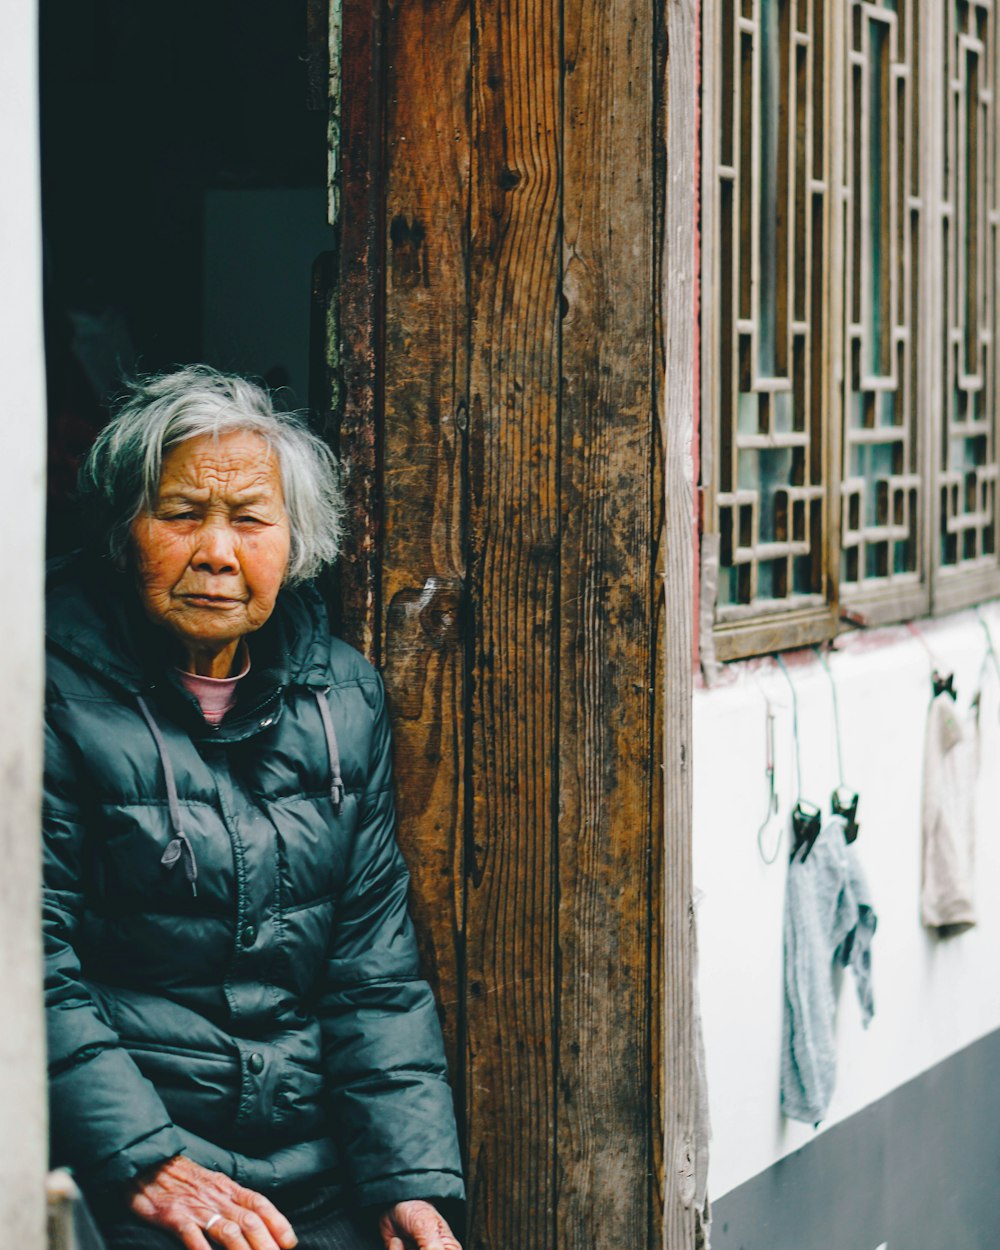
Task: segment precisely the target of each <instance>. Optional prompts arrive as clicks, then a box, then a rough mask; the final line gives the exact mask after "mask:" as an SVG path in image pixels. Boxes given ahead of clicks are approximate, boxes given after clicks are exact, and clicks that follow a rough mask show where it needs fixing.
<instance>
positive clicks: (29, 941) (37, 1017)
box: [0, 0, 47, 1250]
mask: <svg viewBox="0 0 1000 1250" xmlns="http://www.w3.org/2000/svg"><path fill="white" fill-rule="evenodd" d="M36 24H37V14H36V9H35V5H34V3H32V2H31V0H19V2H18V3H16V4H9V5H7V6H6V8H5V11H4V24H3V26H4V28H3V38H2V39H0V83H2V84H3V90H2V92H0V169H2V170H3V194H2V196H0V275H2V277H3V281H2V286H0V376H2V377H3V416H2V425H0V429H2V431H3V449H2V454H0V501H2V506H3V519H2V523H0V606H2V613H3V617H2V619H3V625H2V630H0V636H2V640H3V642H2V646H0V699H2V704H0V706H2V708H3V715H2V717H0V794H2V800H3V801H2V802H0V1003H2V1004H3V1019H4V1026H3V1028H2V1029H0V1112H2V1126H0V1228H2V1229H3V1239H4V1244H5V1245H8V1246H12V1247H17V1248H18V1250H41V1247H42V1246H43V1245H44V1240H45V1236H44V1234H45V1205H44V1177H45V1164H46V1153H47V1145H46V1137H47V1133H46V1123H45V1083H44V1070H45V1040H44V1033H43V1029H42V1014H41V959H40V938H39V923H38V899H39V885H38V882H39V840H38V828H39V813H38V807H39V793H40V779H41V688H42V687H41V681H42V577H43V508H44V482H43V469H44V439H45V393H44V356H43V344H42V311H41V244H40V224H39V203H38V151H37V145H38V127H37V114H38V104H37V82H36V72H35V64H36V55H37V52H36V45H35V40H36Z"/></svg>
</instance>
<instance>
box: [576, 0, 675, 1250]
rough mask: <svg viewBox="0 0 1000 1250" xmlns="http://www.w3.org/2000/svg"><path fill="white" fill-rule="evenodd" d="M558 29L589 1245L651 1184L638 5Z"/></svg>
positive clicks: (647, 264) (645, 118)
mask: <svg viewBox="0 0 1000 1250" xmlns="http://www.w3.org/2000/svg"><path fill="white" fill-rule="evenodd" d="M563 30H564V61H565V78H564V105H563V170H564V175H563V177H564V192H563V221H564V233H563V247H562V255H563V282H562V293H563V319H562V352H561V360H562V368H561V374H562V383H561V403H560V428H561V443H562V455H561V475H560V514H561V517H562V523H561V543H560V579H559V588H560V597H559V633H560V638H559V662H560V680H559V723H558V733H559V744H560V746H559V825H558V847H557V855H558V880H559V911H558V937H559V982H558V984H559V1017H558V1019H559V1031H558V1039H557V1040H558V1073H559V1075H558V1098H557V1178H558V1191H557V1193H558V1228H557V1231H558V1238H557V1242H556V1243H555V1244H558V1245H559V1246H561V1247H566V1248H567V1250H570V1248H572V1250H592V1248H593V1247H595V1246H601V1247H604V1246H607V1247H612V1246H633V1247H634V1246H645V1245H647V1237H648V1235H649V1231H650V1230H649V1222H650V1221H649V1204H650V1200H651V1199H652V1198H653V1196H654V1194H653V1187H652V1185H651V1179H652V1173H653V1166H652V1161H651V1157H650V1156H651V1151H650V1147H651V1135H650V1134H649V1133H648V1132H647V1125H648V1122H649V1110H650V1097H649V1093H650V1079H651V1073H652V1067H653V1063H654V1059H653V1056H652V1055H651V1054H650V1049H649V1047H650V1031H649V1022H650V1008H651V1001H652V999H654V998H655V999H656V1000H657V1004H658V1002H659V994H658V992H657V987H654V985H653V984H652V983H651V979H650V972H651V969H650V953H651V952H650V940H649V939H650V927H651V917H650V912H649V895H650V888H651V881H650V869H651V864H652V841H653V836H654V834H653V831H652V829H651V827H650V813H651V790H652V787H653V785H654V782H656V781H658V778H659V767H658V764H659V760H658V759H657V758H654V756H653V755H652V754H651V746H652V726H653V710H654V687H655V679H654V656H653V654H652V651H651V636H652V631H651V612H652V607H653V589H652V563H651V562H652V552H653V546H654V531H653V525H654V522H655V512H656V508H655V503H654V500H653V497H652V490H653V480H652V456H653V443H654V422H655V413H654V407H653V359H652V356H653V345H654V344H653V334H654V307H653V300H652V298H651V295H652V291H653V288H654V269H653V212H652V206H653V135H652V122H653V108H652V107H651V105H652V98H653V66H654V44H653V10H652V8H651V6H650V5H649V4H648V3H644V2H643V0H607V2H606V3H602V4H594V3H593V0H565V2H564V5H563ZM656 693H658V692H656ZM655 836H656V838H657V839H658V838H659V829H657V830H656V833H655ZM643 1196H644V1197H645V1201H643V1200H642V1198H643Z"/></svg>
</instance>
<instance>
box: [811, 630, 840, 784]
mask: <svg viewBox="0 0 1000 1250" xmlns="http://www.w3.org/2000/svg"><path fill="white" fill-rule="evenodd" d="M813 650H814V651H815V652H816V656H817V658H818V659H819V662H820V664H822V665H823V671H824V673H826V675H827V678H828V679H829V682H830V691H831V693H832V695H833V732H834V738H835V740H836V743H837V772H838V775H839V784H840V785H843V784H844V752H843V748H842V746H841V742H840V704H839V703H838V702H837V683H836V682H835V681H834V680H833V673H832V671H831V669H830V665H829V663H828V662H827V658H826V656H825V655H824V654H823V652H822V651H821V650H820V648H819V647H814V648H813Z"/></svg>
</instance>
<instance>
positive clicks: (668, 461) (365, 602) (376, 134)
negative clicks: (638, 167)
mask: <svg viewBox="0 0 1000 1250" xmlns="http://www.w3.org/2000/svg"><path fill="white" fill-rule="evenodd" d="M383 4H384V0H369V3H367V4H366V3H360V2H359V0H344V3H343V12H342V22H343V26H342V29H343V63H342V82H343V83H344V84H345V87H346V90H345V92H344V95H343V100H342V107H341V118H340V127H341V133H340V168H341V171H342V184H341V186H342V189H341V201H340V203H341V209H340V219H339V223H338V230H339V257H340V263H339V295H338V299H337V304H336V308H337V318H336V319H337V321H338V322H339V333H338V340H339V342H338V345H337V353H336V354H337V355H338V357H339V362H338V363H339V369H340V373H341V379H342V387H343V391H342V393H343V402H342V404H341V406H340V413H339V420H338V423H337V430H336V441H337V443H338V446H339V448H340V451H341V454H342V455H343V456H344V457H345V459H346V460H347V461H348V462H349V463H350V465H351V472H350V476H349V478H348V480H347V483H346V489H347V497H348V506H349V518H350V534H351V545H350V552H349V554H347V555H346V556H345V558H344V559H343V560H342V565H341V570H340V575H339V582H340V585H339V595H338V602H339V608H340V615H341V619H340V622H339V628H340V632H341V633H342V635H343V636H344V637H345V638H347V639H348V640H349V641H350V642H352V643H353V644H354V645H355V646H357V647H358V648H359V649H360V650H361V651H363V652H364V653H365V654H366V655H368V656H369V658H370V659H372V661H373V662H374V663H376V664H378V663H380V661H381V660H382V656H381V655H380V649H381V647H380V633H381V629H380V621H381V615H382V605H381V604H380V602H379V596H380V586H379V553H380V540H381V499H380V492H379V475H380V471H381V448H380V431H381V429H382V419H383V402H384V401H383V391H382V377H381V366H382V361H383V358H384V357H383V343H384V317H385V290H384V276H385V261H386V230H385V211H384V175H385V159H386V157H385V136H384V108H385V99H384V90H385V86H384V84H385V74H386V66H385V62H384V47H385V26H384V24H385V20H386V18H385V13H384V7H383ZM655 7H656V12H657V15H658V21H657V48H656V58H657V60H656V63H657V66H658V67H659V73H658V77H659V82H660V84H661V88H660V95H661V98H660V102H659V107H658V109H657V118H656V127H655V141H656V173H657V188H656V203H655V205H654V213H655V220H656V232H657V235H656V246H657V271H658V273H659V274H660V283H659V290H658V291H657V292H656V293H655V296H654V298H655V300H656V303H657V308H658V312H657V316H658V321H659V327H660V332H659V335H658V338H659V341H660V344H661V349H660V355H659V360H658V362H657V368H656V384H655V393H656V397H657V404H658V411H659V416H660V429H661V439H660V444H661V446H660V452H661V463H660V470H661V473H660V476H661V481H662V492H663V493H662V509H663V510H662V519H663V524H662V535H661V541H660V553H659V561H658V574H659V577H660V578H661V579H662V586H663V593H662V598H661V604H660V610H661V612H662V625H661V628H660V629H659V631H658V632H659V635H660V638H661V640H662V663H661V673H662V700H661V709H662V723H661V725H660V731H661V732H660V736H661V740H662V744H663V757H662V767H663V830H664V836H663V842H662V858H661V863H660V866H659V867H660V883H661V896H660V897H661V907H662V930H663V935H664V942H663V948H662V971H661V976H660V983H661V988H662V993H663V1010H662V1012H661V1013H660V1028H661V1035H660V1037H659V1038H658V1039H656V1042H657V1044H658V1047H657V1048H658V1050H659V1053H660V1056H661V1070H660V1071H659V1072H658V1073H655V1074H654V1073H651V1074H650V1081H651V1086H653V1087H654V1097H655V1093H657V1092H658V1094H659V1097H658V1098H657V1099H656V1101H658V1103H659V1106H660V1108H661V1114H662V1126H661V1129H662V1140H663V1156H662V1157H663V1168H662V1175H661V1176H660V1178H659V1184H658V1187H657V1188H658V1192H659V1195H660V1204H661V1208H662V1212H663V1244H664V1245H665V1246H666V1247H667V1248H668V1250H689V1248H690V1247H693V1245H694V1241H695V1223H696V1214H695V1205H696V1197H697V1194H696V1176H695V1159H696V1154H697V1150H698V1145H699V1143H697V1142H696V1141H695V1136H694V1125H695V1080H694V1070H695V1063H694V1059H695V1036H694V1025H693V1020H694V1012H693V995H694V984H693V975H694V973H693V966H694V958H693V948H694V920H693V910H692V893H693V890H692V881H691V802H692V793H691V695H692V654H693V646H692V629H693V598H694V595H693V586H694V569H693V553H694V548H693V543H694V541H695V537H696V533H697V528H696V507H695V496H694V482H693V480H692V473H693V470H692V456H691V451H692V438H693V435H694V430H695V425H694V412H695V405H696V381H697V372H696V369H697V336H696V330H697V327H696V311H695V310H696V303H695V298H696V284H697V268H696V247H695V241H696V222H697V209H698V195H697V160H698V113H699V108H698V92H699V60H698V58H699V22H700V14H699V2H698V0H657V2H656V5H655ZM668 49H669V53H668ZM656 1085H658V1086H659V1090H658V1091H656V1090H655V1086H656Z"/></svg>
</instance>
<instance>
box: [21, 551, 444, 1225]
mask: <svg viewBox="0 0 1000 1250" xmlns="http://www.w3.org/2000/svg"><path fill="white" fill-rule="evenodd" d="M47 634H48V655H49V668H48V691H47V747H46V765H45V769H46V777H45V937H46V957H47V976H46V993H47V1009H48V1012H47V1014H48V1021H49V1064H50V1080H51V1087H50V1091H51V1120H52V1139H53V1161H54V1162H55V1163H60V1164H69V1165H70V1166H72V1167H74V1168H75V1169H77V1171H78V1173H79V1174H80V1175H81V1176H82V1178H83V1179H84V1181H85V1183H86V1182H88V1181H89V1182H91V1183H98V1184H102V1183H106V1182H114V1181H122V1180H128V1179H129V1178H131V1177H133V1176H135V1175H136V1174H137V1173H139V1172H141V1171H143V1170H145V1169H146V1168H149V1167H151V1166H153V1165H155V1164H156V1163H158V1162H160V1161H162V1160H164V1159H166V1158H169V1157H170V1156H172V1155H174V1154H176V1153H178V1152H183V1153H186V1154H188V1155H189V1156H190V1157H191V1158H193V1159H195V1160H196V1161H197V1162H199V1163H201V1164H204V1165H205V1166H207V1167H212V1168H217V1169H219V1170H221V1171H223V1172H226V1173H227V1174H228V1175H230V1176H233V1177H235V1178H236V1179H237V1180H238V1181H239V1182H241V1183H242V1184H245V1185H248V1186H250V1187H252V1188H255V1189H268V1190H269V1189H274V1188H275V1187H280V1186H281V1185H285V1184H291V1183H296V1182H300V1181H303V1180H306V1179H309V1178H313V1177H317V1178H318V1177H322V1178H323V1179H324V1181H332V1182H334V1183H335V1184H336V1183H342V1184H343V1186H344V1194H345V1199H346V1198H350V1199H353V1200H356V1201H358V1202H360V1203H365V1204H367V1203H382V1202H392V1201H397V1200H401V1199H403V1198H409V1197H429V1198H433V1197H438V1198H454V1197H461V1194H462V1182H461V1177H460V1162H459V1157H458V1151H457V1145H456V1135H455V1126H454V1117H453V1111H452V1102H451V1094H450V1091H449V1088H448V1085H447V1080H446V1074H445V1066H444V1057H443V1051H442V1045H441V1036H440V1029H439V1026H438V1020H437V1014H436V1011H435V1006H434V1002H433V999H432V996H431V993H430V990H429V988H428V986H427V984H426V983H425V982H424V981H422V980H421V979H420V978H419V973H418V969H417V963H416V952H415V946H414V940H413V932H412V928H411V925H410V922H409V919H408V917H407V913H406V895H407V886H408V878H407V873H406V869H405V866H404V864H403V862H402V859H401V857H400V854H399V851H398V849H397V847H396V843H395V838H394V816H393V797H392V778H391V766H390V750H389V726H388V718H387V714H386V707H385V700H384V693H383V688H382V683H381V680H380V678H379V677H378V675H377V674H376V672H375V671H374V670H373V669H372V668H371V667H370V666H369V665H368V664H367V663H366V662H365V661H364V660H363V659H362V658H361V656H359V655H358V654H357V653H356V652H354V651H353V650H351V648H349V647H347V646H346V645H345V644H343V643H340V642H338V641H336V640H334V639H331V637H330V634H329V630H328V627H327V623H326V615H325V612H324V611H323V608H322V604H321V602H320V600H319V597H318V596H317V595H316V594H315V593H314V592H313V591H311V590H310V589H306V590H300V591H286V592H283V593H282V595H281V596H279V600H278V606H277V607H276V609H275V612H274V614H273V616H272V617H271V619H270V621H269V622H268V623H267V624H266V625H265V627H264V628H263V629H262V630H261V631H260V632H259V633H257V634H255V635H254V636H253V637H252V638H251V639H250V650H251V660H252V668H251V671H250V673H249V674H248V675H247V677H246V678H244V680H243V681H242V682H241V683H240V686H239V697H238V702H237V705H236V707H235V708H234V709H233V711H232V712H231V713H230V714H229V715H228V716H227V717H226V719H225V720H224V721H223V723H222V725H221V726H220V727H219V728H218V729H214V730H213V729H212V728H211V727H210V726H209V725H207V724H206V722H205V721H204V719H203V717H202V715H201V712H200V709H199V708H198V705H197V703H196V701H195V700H194V699H193V698H192V697H191V696H190V695H189V694H187V692H186V691H185V690H184V689H183V687H182V686H181V684H180V682H179V681H178V679H177V675H176V673H175V672H174V671H173V669H172V667H171V666H170V662H169V659H168V655H167V652H168V650H169V643H168V642H167V639H166V637H165V636H164V635H158V634H157V631H155V630H154V629H152V628H151V627H150V626H149V625H148V624H147V623H146V622H145V619H144V618H143V616H142V614H141V610H140V608H139V605H138V601H137V598H136V596H135V595H134V593H133V592H132V590H131V587H130V584H129V583H128V581H127V580H126V579H125V578H124V577H122V576H120V575H118V574H115V573H110V572H108V571H107V570H104V569H100V568H97V567H94V566H93V565H91V564H90V563H89V562H86V561H84V560H83V559H82V558H79V557H78V558H71V559H70V560H68V561H65V562H63V563H62V564H61V565H60V566H58V567H56V568H54V569H53V570H52V572H51V574H50V588H49V598H48V625H47ZM321 702H323V703H325V706H326V707H327V708H328V709H329V714H330V715H329V718H328V723H327V724H326V725H324V720H327V718H326V717H324V715H323V714H322V708H321ZM338 756H339V760H338ZM338 769H339V773H340V776H341V777H342V781H343V788H342V789H341V788H339V787H337V786H336V785H335V781H336V777H337V773H338ZM171 774H172V779H171ZM171 790H173V794H171ZM178 824H179V825H180V828H178V827H177V826H178Z"/></svg>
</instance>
